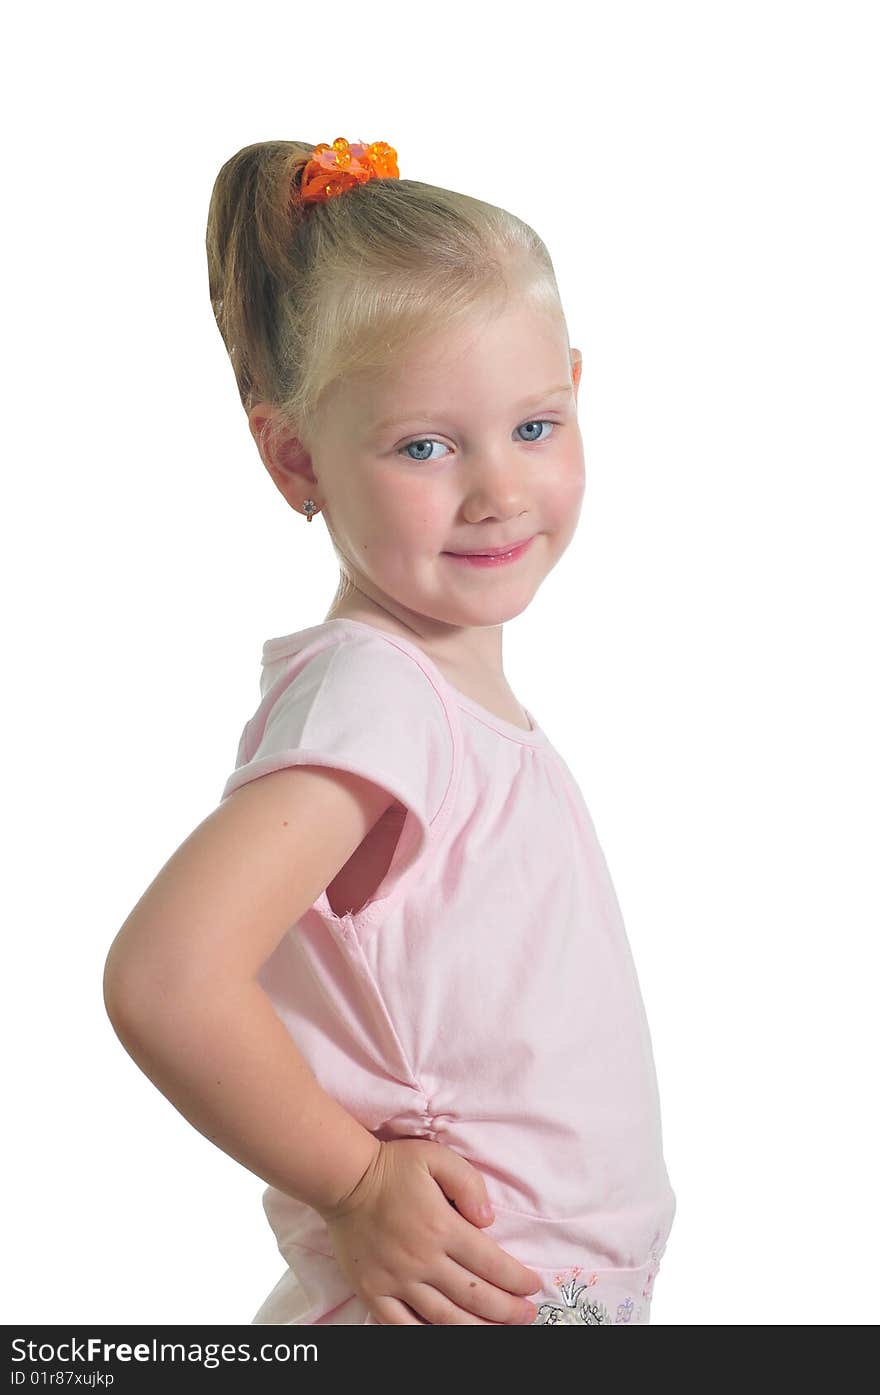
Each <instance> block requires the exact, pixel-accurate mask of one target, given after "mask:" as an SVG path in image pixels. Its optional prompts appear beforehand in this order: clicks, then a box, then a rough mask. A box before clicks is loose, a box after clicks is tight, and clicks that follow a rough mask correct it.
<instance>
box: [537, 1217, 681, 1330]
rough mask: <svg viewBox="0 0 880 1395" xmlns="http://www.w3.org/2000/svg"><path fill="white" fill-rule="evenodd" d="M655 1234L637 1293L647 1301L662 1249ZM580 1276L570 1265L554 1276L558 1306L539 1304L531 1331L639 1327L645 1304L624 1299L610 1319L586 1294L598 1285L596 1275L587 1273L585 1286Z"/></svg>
mask: <svg viewBox="0 0 880 1395" xmlns="http://www.w3.org/2000/svg"><path fill="white" fill-rule="evenodd" d="M659 1239H660V1236H659V1234H657V1235H655V1236H654V1241H653V1244H652V1245H651V1268H650V1269H649V1270H648V1275H647V1279H646V1281H645V1285H644V1287H643V1289H642V1292H641V1295H640V1296H641V1297H642V1298H644V1299H650V1297H651V1293H652V1290H653V1287H654V1278H655V1276H656V1274H657V1270H658V1269H659V1267H660V1257H661V1255H662V1253H663V1247H660V1246H658V1243H657V1242H658V1241H659ZM583 1272H584V1270H583V1266H582V1265H580V1264H574V1265H572V1266H571V1267H570V1268H569V1269H565V1270H563V1272H562V1273H560V1274H556V1275H555V1276H554V1279H553V1282H554V1283H555V1285H556V1287H557V1288H558V1289H559V1292H560V1295H561V1298H562V1301H561V1303H557V1302H553V1303H540V1304H539V1305H538V1316H537V1317H536V1318H535V1320H534V1322H533V1323H532V1326H533V1327H559V1326H566V1325H568V1326H575V1327H579V1326H585V1327H599V1326H609V1327H611V1326H614V1325H615V1324H617V1323H631V1322H635V1323H639V1322H641V1321H642V1315H643V1312H645V1309H646V1306H647V1305H646V1304H642V1303H639V1304H638V1305H637V1304H636V1301H635V1299H633V1298H631V1297H629V1296H627V1297H626V1298H624V1299H623V1300H622V1301H621V1302H620V1303H618V1304H617V1305H616V1308H615V1313H614V1316H613V1317H612V1315H611V1313H610V1312H609V1309H608V1307H607V1305H606V1304H605V1303H604V1302H603V1301H602V1298H601V1297H600V1295H599V1294H591V1293H590V1290H591V1289H592V1288H594V1287H595V1286H596V1285H597V1284H598V1283H599V1282H600V1280H599V1275H598V1274H597V1273H596V1272H591V1273H590V1274H589V1275H588V1277H587V1279H586V1282H585V1283H582V1284H579V1283H578V1278H579V1277H580V1275H581V1274H582V1273H583Z"/></svg>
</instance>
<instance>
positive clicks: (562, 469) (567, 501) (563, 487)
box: [545, 451, 585, 528]
mask: <svg viewBox="0 0 880 1395" xmlns="http://www.w3.org/2000/svg"><path fill="white" fill-rule="evenodd" d="M584 486H585V472H584V457H583V452H581V451H578V452H577V453H575V454H574V455H572V456H571V457H569V458H567V459H565V460H561V461H560V462H559V468H558V469H557V470H555V471H554V472H553V475H552V477H550V478H549V479H548V480H547V481H546V485H545V489H546V493H545V502H546V505H547V508H548V511H549V512H550V513H551V514H552V517H553V520H554V521H555V523H556V524H557V525H558V526H559V527H560V528H564V527H565V526H566V524H567V523H569V522H570V520H571V518H572V515H575V516H576V515H577V513H578V512H579V510H580V506H581V502H582V500H583V497H584Z"/></svg>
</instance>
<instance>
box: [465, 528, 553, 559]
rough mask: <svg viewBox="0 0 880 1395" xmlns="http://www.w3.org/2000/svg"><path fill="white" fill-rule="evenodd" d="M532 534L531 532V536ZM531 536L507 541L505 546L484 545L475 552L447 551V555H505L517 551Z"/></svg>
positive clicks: (529, 540) (530, 539)
mask: <svg viewBox="0 0 880 1395" xmlns="http://www.w3.org/2000/svg"><path fill="white" fill-rule="evenodd" d="M533 536H534V534H532V537H533ZM531 541H532V538H531V537H528V538H522V539H521V540H520V541H519V542H515V543H508V544H507V546H506V547H486V548H483V549H482V550H481V551H475V552H449V553H448V554H447V556H449V557H507V556H509V554H510V553H511V552H518V551H519V549H520V548H521V547H525V545H526V543H527V542H531Z"/></svg>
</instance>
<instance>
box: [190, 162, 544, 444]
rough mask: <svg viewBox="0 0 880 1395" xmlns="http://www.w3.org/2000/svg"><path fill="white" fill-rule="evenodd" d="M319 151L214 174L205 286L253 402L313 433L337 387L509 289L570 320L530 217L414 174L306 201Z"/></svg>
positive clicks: (240, 382)
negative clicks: (311, 163) (307, 174)
mask: <svg viewBox="0 0 880 1395" xmlns="http://www.w3.org/2000/svg"><path fill="white" fill-rule="evenodd" d="M314 148H315V147H314V146H312V145H306V144H304V143H302V142H298V141H261V142H259V143H257V144H255V145H247V146H245V147H244V148H243V149H241V150H239V151H238V153H237V154H236V155H233V156H232V157H231V159H229V160H227V161H226V163H225V164H224V165H223V166H222V168H221V170H220V172H219V174H218V175H217V178H216V180H215V181H214V187H213V190H212V193H211V202H210V207H209V210H208V224H207V233H206V238H205V244H206V249H207V256H208V285H209V291H210V296H211V304H212V307H213V310H214V315H215V317H216V320H217V327H218V329H219V330H220V334H221V335H222V337H223V342H224V344H225V345H226V349H227V352H228V354H229V357H230V360H231V363H232V367H233V371H234V373H235V380H236V385H237V387H238V392H239V396H240V398H241V402H242V405H243V407H244V408H245V411H246V412H248V413H250V411H251V409H252V407H253V406H254V405H255V404H256V403H257V402H260V401H265V402H268V403H270V404H272V405H274V406H275V407H276V408H278V409H279V413H278V415H279V417H280V419H281V420H280V422H279V423H278V425H284V424H287V425H289V426H290V427H291V428H293V429H295V430H296V432H297V434H298V435H299V437H300V439H305V437H306V432H307V429H308V427H309V423H310V422H312V421H314V420H315V419H316V418H317V416H318V413H319V409H320V406H321V403H322V401H323V398H324V394H325V392H326V391H327V389H328V388H329V387H330V386H331V384H333V383H334V382H336V381H337V380H339V379H342V378H345V377H346V376H348V375H349V374H355V373H359V374H365V375H370V374H374V373H384V372H387V371H388V370H389V369H390V368H393V366H394V365H395V364H396V363H399V362H400V361H401V359H402V357H403V356H404V355H405V353H406V351H407V349H408V348H411V347H412V346H413V344H414V343H416V342H417V341H418V340H421V339H423V338H425V337H428V336H431V335H434V334H437V333H438V332H441V331H443V330H445V329H448V328H451V327H453V326H454V325H455V324H457V323H459V322H461V321H462V320H464V319H469V318H472V317H473V316H474V315H478V316H479V315H481V314H487V315H490V316H491V315H492V314H494V313H498V312H500V311H501V310H503V308H504V306H505V304H506V303H507V302H508V300H509V298H510V297H511V296H515V297H517V299H518V301H519V303H522V301H523V300H526V301H529V302H531V303H532V304H533V305H535V307H536V308H537V309H539V310H543V311H546V312H547V313H548V314H550V315H555V316H558V317H559V318H560V319H561V322H562V325H563V327H564V328H565V316H564V314H563V311H562V305H561V301H560V296H559V288H558V286H557V283H556V276H555V273H554V270H553V263H552V262H551V260H550V254H549V252H548V251H547V248H546V247H545V245H544V243H543V242H542V240H541V238H540V237H539V236H538V234H537V233H536V232H535V231H534V230H533V229H532V228H531V227H529V225H528V224H527V223H524V222H523V221H522V220H521V219H519V218H517V217H515V215H514V214H512V213H508V212H507V211H506V210H505V209H502V208H496V207H495V206H494V205H493V204H489V203H484V202H482V201H481V200H480V199H476V198H471V197H469V196H468V195H466V194H460V193H455V192H453V191H452V190H450V189H443V188H439V187H437V186H436V185H433V184H422V183H420V182H419V181H418V180H414V179H372V180H369V181H368V182H367V183H366V184H361V185H358V186H357V187H355V188H353V189H351V190H347V191H346V192H345V193H344V194H341V195H339V196H337V197H333V198H330V199H328V200H326V201H324V202H321V203H318V204H312V205H309V206H307V207H305V208H303V207H302V205H300V204H299V203H298V201H297V199H296V197H295V196H296V193H297V191H298V189H299V184H300V180H301V178H302V171H303V168H304V166H305V165H306V163H307V161H308V160H309V158H310V157H311V155H312V152H313V151H314ZM565 334H566V340H567V337H568V336H567V328H566V329H565ZM273 427H274V423H270V424H269V427H268V429H269V430H270V431H271V430H273Z"/></svg>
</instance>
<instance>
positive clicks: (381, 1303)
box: [372, 1297, 431, 1327]
mask: <svg viewBox="0 0 880 1395" xmlns="http://www.w3.org/2000/svg"><path fill="white" fill-rule="evenodd" d="M372 1313H373V1317H374V1318H375V1319H376V1321H377V1322H378V1323H379V1324H380V1325H381V1326H383V1327H430V1325H431V1324H430V1323H427V1322H425V1321H424V1319H423V1318H420V1317H419V1316H418V1314H417V1313H414V1312H413V1310H412V1308H410V1307H408V1306H407V1304H406V1303H403V1302H401V1301H400V1299H398V1298H388V1297H383V1298H374V1299H372Z"/></svg>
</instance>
